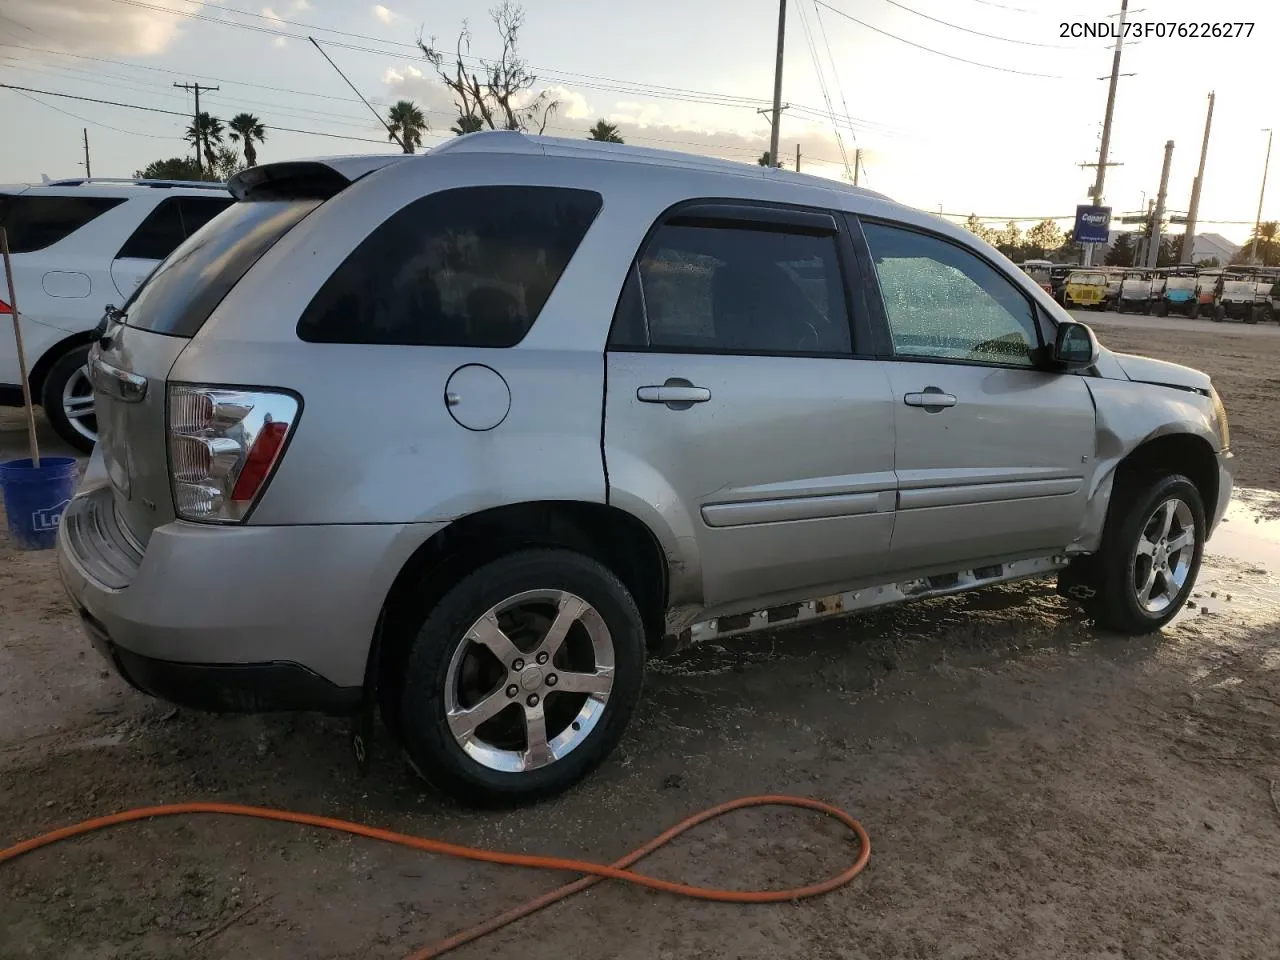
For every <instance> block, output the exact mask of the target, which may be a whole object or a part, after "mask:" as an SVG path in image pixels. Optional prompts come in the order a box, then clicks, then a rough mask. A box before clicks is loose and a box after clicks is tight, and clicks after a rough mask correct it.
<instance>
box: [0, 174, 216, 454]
mask: <svg viewBox="0 0 1280 960" xmlns="http://www.w3.org/2000/svg"><path fill="white" fill-rule="evenodd" d="M231 202H232V198H231V195H230V194H229V193H228V192H227V189H226V186H225V185H224V184H221V183H192V182H187V181H176V180H99V179H84V178H81V179H76V180H52V181H47V182H45V183H43V184H38V185H27V184H19V185H17V186H0V226H2V227H4V228H5V230H7V231H8V234H9V249H10V252H11V253H12V255H13V273H14V278H13V279H14V286H15V288H16V292H17V295H18V306H19V309H20V310H21V313H22V336H23V343H24V346H25V348H26V355H27V356H26V359H27V367H28V375H29V377H30V380H31V392H32V397H33V398H34V399H35V401H36V402H37V403H40V404H42V405H43V406H44V408H45V414H46V416H48V418H49V421H50V423H52V425H53V428H54V430H56V431H57V433H58V435H59V436H60V437H62V438H63V439H64V440H66V441H67V442H68V443H70V444H71V445H72V446H74V447H76V448H77V449H80V450H83V451H85V452H88V451H89V450H90V449H92V447H93V444H94V443H95V442H96V440H97V422H96V420H95V419H94V406H93V390H92V388H91V387H90V385H89V380H88V377H87V376H86V373H85V362H86V358H87V356H88V351H89V345H90V343H91V342H92V339H93V329H94V328H95V327H96V326H97V325H98V321H99V320H100V319H101V317H102V314H103V311H104V309H105V308H106V306H107V305H108V304H113V303H114V304H118V303H123V302H124V301H125V300H127V299H128V298H129V296H130V295H131V294H132V293H133V291H134V290H135V289H136V288H137V287H138V285H139V284H140V283H142V281H143V280H145V279H146V278H147V277H148V276H149V275H150V273H151V271H152V270H154V269H155V268H156V266H157V265H158V264H159V263H160V261H161V260H163V259H164V258H165V257H167V256H168V255H169V254H170V252H172V251H173V249H174V248H175V247H176V246H178V244H180V243H182V241H183V240H185V239H186V238H187V237H189V236H190V235H191V234H192V233H194V232H195V231H196V230H198V229H199V228H200V227H202V226H204V224H206V223H207V222H208V221H209V220H211V219H213V218H214V217H215V216H217V215H218V214H219V213H221V212H222V211H223V210H224V209H226V208H227V207H228V206H229V205H230V204H231ZM6 295H7V293H6ZM0 313H4V314H6V315H7V314H8V313H9V309H8V304H7V302H5V301H4V300H3V298H2V297H0ZM21 403H22V383H21V374H20V373H19V372H18V355H17V351H16V349H15V348H14V342H13V338H12V337H11V336H0V406H17V405H20V404H21Z"/></svg>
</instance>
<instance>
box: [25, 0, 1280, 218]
mask: <svg viewBox="0 0 1280 960" xmlns="http://www.w3.org/2000/svg"><path fill="white" fill-rule="evenodd" d="M492 3H493V0H453V2H452V3H445V2H436V0H426V2H424V0H416V2H409V0H386V2H384V3H376V4H371V3H367V2H363V0H272V2H271V3H270V4H268V5H265V6H260V5H251V4H250V3H249V2H248V0H218V2H203V3H202V2H195V0H0V83H3V84H8V85H12V86H19V87H25V88H29V89H28V90H26V91H14V90H12V89H0V122H2V123H3V127H4V130H3V132H0V144H3V146H2V147H0V182H19V181H29V180H39V178H40V176H41V174H48V175H49V176H51V177H65V176H74V175H76V174H78V173H82V172H83V167H82V165H81V164H82V161H83V145H82V141H81V129H82V128H84V127H88V130H89V142H90V147H91V157H92V165H93V173H94V174H95V175H97V176H128V175H131V174H132V173H133V171H134V170H136V169H138V168H140V167H142V166H145V165H146V163H148V162H149V161H151V160H154V159H158V158H162V157H169V156H176V155H179V154H182V153H183V152H184V150H185V149H186V147H185V145H184V144H183V143H182V141H181V139H180V138H181V132H182V129H183V128H184V126H185V123H186V121H185V120H184V119H183V118H182V117H179V116H172V115H169V114H168V113H165V112H151V111H144V110H141V109H136V108H137V107H150V108H152V109H153V111H173V112H177V113H182V114H185V113H187V112H188V111H190V109H191V101H190V94H189V93H187V92H185V91H183V90H178V89H174V87H173V84H174V83H175V82H196V81H199V82H200V83H201V84H202V85H204V84H210V85H215V86H218V87H220V89H219V90H218V91H216V92H211V93H209V94H207V95H206V96H202V107H203V108H204V109H207V110H209V111H210V112H212V113H214V114H215V115H216V116H220V117H222V118H223V119H226V118H228V117H230V116H231V115H233V114H235V113H238V112H240V111H245V110H247V111H249V112H252V113H255V114H256V115H258V116H259V117H260V118H261V119H262V120H263V122H264V123H266V124H268V125H269V126H271V127H275V128H277V129H273V130H271V131H270V132H269V139H268V142H267V144H266V145H265V146H263V147H261V148H259V162H265V161H270V160H277V159H285V158H292V157H299V156H316V155H325V154H333V153H348V152H364V151H381V150H391V149H395V148H394V147H393V146H392V145H390V144H388V143H387V142H386V133H385V131H383V130H382V129H381V128H380V127H379V126H378V125H377V122H376V121H375V120H374V118H373V117H372V116H371V115H370V114H369V113H368V111H367V110H366V109H365V107H364V106H363V105H362V104H360V103H359V102H358V101H357V100H356V98H355V96H354V94H352V92H351V90H350V88H348V87H347V86H346V84H345V83H343V81H342V79H341V78H340V77H339V76H338V75H337V74H336V73H335V72H334V71H333V69H332V68H331V67H330V66H329V65H328V64H327V63H326V62H325V61H324V59H323V58H322V57H321V56H320V54H319V53H317V52H316V50H315V48H314V47H312V46H311V44H310V43H308V42H307V40H306V37H307V36H308V35H312V36H315V37H316V38H317V39H318V40H320V41H321V43H322V44H324V45H325V47H326V50H327V51H328V53H329V54H330V56H332V57H333V58H334V60H335V61H336V62H337V63H338V64H339V66H341V67H342V68H343V70H344V71H345V72H346V73H347V75H348V76H349V77H350V78H351V80H352V81H353V82H354V83H355V84H356V86H357V87H358V88H359V89H360V91H361V92H362V93H363V94H364V95H365V96H367V97H368V98H369V99H370V100H372V101H373V103H374V104H375V105H376V106H378V107H379V108H380V109H381V110H383V111H385V109H386V107H387V106H388V105H389V104H390V103H392V102H394V101H395V100H397V99H399V98H401V97H408V98H411V99H414V100H415V101H417V102H418V103H419V104H420V105H421V106H422V107H423V108H424V109H425V110H426V111H427V118H428V121H429V123H430V126H431V128H432V129H431V132H430V133H428V135H427V137H426V140H425V142H426V143H427V144H428V145H429V144H431V143H434V142H438V140H439V139H440V138H441V137H445V136H449V131H448V128H449V126H450V124H451V123H452V122H453V117H454V110H453V107H452V103H451V100H450V98H449V96H448V94H447V91H446V90H445V89H444V88H443V87H442V86H441V85H440V84H439V83H438V81H436V80H435V79H434V76H433V73H432V71H431V68H430V65H429V64H427V63H426V62H425V61H424V60H423V58H422V56H421V55H420V54H419V53H418V52H417V51H416V49H415V46H414V40H415V38H416V37H417V36H418V34H419V33H421V34H422V35H424V36H425V37H427V38H430V37H433V36H434V37H437V38H439V40H440V41H441V42H442V43H443V44H445V45H447V46H451V45H452V43H453V41H454V39H455V38H456V36H457V33H458V30H459V28H460V26H461V25H462V21H463V20H464V19H468V20H469V21H470V24H471V30H472V33H473V40H472V48H471V49H472V53H473V54H475V55H477V56H488V55H493V54H495V53H496V52H497V49H498V43H497V37H496V34H495V32H494V31H493V29H492V27H491V25H490V23H489V21H488V14H487V10H488V8H489V7H490V6H492ZM525 6H526V9H527V21H526V26H525V28H524V31H523V34H522V37H521V40H522V52H523V53H524V55H525V57H526V59H527V60H528V62H529V63H530V64H531V66H532V67H533V68H534V69H535V71H536V72H537V74H538V76H539V78H540V86H545V87H547V88H549V89H552V90H553V91H554V93H555V96H556V97H557V98H558V99H559V100H560V102H561V107H560V110H559V112H558V114H557V115H556V117H555V119H554V120H553V121H552V122H551V124H550V126H549V128H548V131H547V132H548V133H553V134H555V135H560V136H570V137H578V136H582V135H583V134H584V133H585V131H586V129H587V128H588V127H589V126H590V125H591V124H592V123H594V122H595V121H596V120H597V119H600V118H604V119H606V120H609V121H611V122H614V123H617V124H618V125H619V126H620V128H621V130H622V133H623V135H624V136H625V138H626V139H627V140H628V142H631V143H637V144H642V145H645V146H654V147H667V148H670V149H675V150H686V151H696V152H703V153H709V154H715V155H718V156H722V157H727V158H732V159H738V160H742V161H744V162H748V163H751V162H754V161H755V158H756V157H758V156H759V155H760V153H761V152H762V151H763V150H764V149H765V148H766V147H767V145H768V135H769V126H768V121H767V120H766V118H765V117H763V116H760V115H759V114H758V113H757V108H758V107H760V106H763V105H765V104H766V103H767V102H768V100H769V98H770V97H771V95H772V84H773V61H774V40H775V30H776V25H777V3H776V0H646V2H644V3H634V2H625V3H624V2H621V0H614V2H613V3H608V2H600V0H596V2H586V0H526V3H525ZM788 7H789V9H788V20H787V40H788V42H787V52H786V61H785V70H784V84H783V90H784V94H783V99H784V101H785V102H787V103H789V104H791V105H792V107H791V109H790V110H788V111H787V112H786V113H785V114H784V117H783V125H782V142H783V144H784V150H783V151H782V152H783V153H784V156H785V157H786V158H787V159H788V160H789V161H790V160H791V159H792V158H793V155H794V152H795V149H796V145H797V144H799V146H800V152H801V168H802V169H803V170H805V171H806V172H814V173H820V174H823V175H826V176H831V177H837V178H839V177H841V176H843V175H844V169H845V168H844V162H843V158H844V156H845V155H847V156H848V157H849V159H850V161H851V160H852V157H853V154H854V151H855V149H857V148H861V149H862V151H863V171H864V175H863V183H864V184H865V185H867V186H870V187H871V188H872V189H875V190H879V191H882V192H884V193H887V194H889V195H891V196H893V197H895V198H897V199H899V200H902V201H903V202H905V203H909V204H912V205H914V206H918V207H923V208H927V209H932V210H938V209H939V208H940V207H941V208H942V209H943V210H944V211H945V212H948V213H951V212H955V213H960V214H965V213H968V212H971V211H973V212H977V213H978V214H980V215H982V216H989V217H1009V216H1016V217H1033V216H1044V215H1060V214H1068V213H1070V212H1072V211H1073V210H1074V208H1075V204H1076V203H1078V202H1084V199H1085V194H1086V191H1087V189H1088V186H1089V184H1090V183H1091V182H1092V178H1093V173H1092V171H1091V170H1082V169H1080V168H1079V166H1078V164H1079V163H1081V162H1085V161H1093V160H1096V159H1097V149H1098V138H1099V133H1100V129H1101V120H1102V113H1103V107H1104V103H1105V99H1106V83H1105V81H1104V80H1100V79H1098V78H1100V77H1103V76H1104V75H1106V74H1107V73H1108V72H1109V70H1110V66H1111V52H1110V49H1109V48H1110V42H1109V41H1104V40H1099V39H1097V38H1091V39H1083V38H1081V39H1072V38H1064V37H1062V35H1061V34H1062V25H1063V21H1064V18H1069V22H1079V21H1093V22H1097V21H1099V20H1105V19H1106V18H1107V17H1108V15H1109V14H1112V13H1114V11H1115V10H1116V9H1117V8H1118V3H1116V2H1114V0H1106V2H1103V0H1072V2H1070V3H1067V2H1062V0H791V2H790V3H789V4H788ZM1139 7H1144V9H1142V10H1140V11H1139V12H1137V13H1136V14H1133V15H1132V19H1135V20H1152V21H1154V20H1159V21H1161V22H1168V23H1175V24H1176V23H1180V22H1181V23H1189V22H1199V21H1201V20H1203V18H1204V16H1205V11H1206V10H1207V9H1212V10H1213V11H1214V13H1215V14H1216V15H1217V16H1218V17H1219V18H1220V19H1221V20H1223V21H1225V20H1231V21H1246V22H1247V21H1254V22H1255V23H1256V26H1255V27H1254V28H1253V31H1252V36H1247V37H1240V38H1232V39H1213V38H1210V39H1192V38H1186V39H1177V38H1174V39H1160V38H1157V37H1149V38H1147V39H1144V40H1142V41H1141V42H1137V43H1126V45H1125V52H1124V62H1123V66H1122V70H1123V71H1124V72H1125V73H1132V74H1134V75H1133V76H1126V77H1123V78H1122V79H1121V81H1120V91H1119V96H1118V99H1117V106H1116V115H1115V130H1114V134H1113V139H1112V155H1111V159H1112V160H1113V161H1115V162H1119V163H1122V164H1123V166H1118V167H1114V168H1112V169H1111V170H1110V171H1109V172H1108V177H1107V190H1106V193H1107V200H1108V202H1109V203H1110V204H1112V205H1113V206H1114V207H1115V208H1116V210H1117V211H1118V212H1119V211H1121V210H1126V211H1127V210H1136V209H1138V208H1139V207H1140V205H1141V204H1142V201H1143V196H1144V194H1145V195H1146V196H1148V197H1150V196H1153V195H1154V193H1155V190H1156V188H1157V186H1158V184H1159V177H1160V165H1161V160H1162V156H1163V148H1164V143H1165V141H1166V140H1173V141H1175V144H1176V146H1175V150H1174V156H1173V167H1172V175H1171V178H1170V200H1169V204H1170V207H1171V208H1173V209H1185V207H1186V205H1187V200H1188V196H1189V194H1190V189H1191V180H1192V177H1193V176H1194V174H1195V168H1196V164H1197V161H1198V155H1199V148H1200V138H1201V134H1202V132H1203V128H1204V111H1205V106H1206V96H1207V94H1208V92H1209V91H1210V90H1211V89H1212V90H1216V92H1217V95H1218V98H1217V106H1216V109H1215V113H1214V121H1213V139H1212V142H1211V145H1210V150H1209V159H1208V166H1207V171H1206V177H1205V186H1204V191H1203V198H1202V203H1201V214H1202V229H1205V230H1216V231H1218V232H1220V233H1222V234H1224V235H1226V236H1228V237H1230V238H1233V239H1235V240H1237V241H1239V240H1241V239H1243V237H1244V236H1245V235H1246V234H1247V233H1248V232H1249V226H1248V225H1242V224H1241V223H1229V222H1226V221H1241V222H1247V223H1248V224H1249V225H1251V223H1252V220H1253V217H1254V214H1255V212H1256V205H1257V200H1258V188H1259V185H1260V184H1261V180H1262V166H1263V157H1264V153H1265V150H1266V140H1267V137H1266V134H1265V133H1263V132H1261V130H1262V128H1264V127H1271V126H1276V127H1280V100H1278V99H1277V98H1276V95H1275V90H1276V85H1275V71H1276V68H1275V66H1274V62H1275V51H1276V49H1277V42H1280V4H1277V3H1274V2H1272V0H1221V2H1219V3H1216V4H1212V5H1209V4H1205V3H1203V2H1197V0H1145V3H1144V2H1137V0H1135V3H1134V8H1135V9H1137V8H1139ZM1064 10H1067V11H1069V13H1063V12H1062V11H1064ZM1054 11H1057V12H1054ZM853 18H856V19H853ZM1113 20H1114V18H1113ZM939 21H943V22H939ZM924 48H928V49H924ZM965 61H970V62H965ZM819 71H821V74H820V72H819ZM31 90H40V91H46V92H45V93H34V92H31ZM49 92H54V93H63V94H73V95H75V96H79V97H89V98H95V99H98V100H109V101H117V102H119V103H121V104H128V105H130V106H114V105H107V104H97V103H90V102H86V101H83V100H74V99H68V98H63V97H55V96H51V95H50V93H49ZM824 113H825V114H828V115H829V114H832V113H834V114H836V115H837V116H838V121H837V122H834V123H833V121H832V120H831V119H829V117H828V118H824V117H823V114H824ZM278 128H292V129H293V130H295V131H298V132H286V131H284V130H281V129H278ZM837 133H838V136H837ZM1276 159H1277V164H1276V166H1277V167H1278V168H1280V152H1278V153H1277V158H1276ZM1263 215H1264V219H1267V218H1270V219H1280V179H1277V182H1276V184H1275V185H1274V187H1273V188H1272V189H1271V190H1270V191H1269V195H1268V198H1267V201H1266V204H1265V207H1264V210H1263ZM1205 219H1210V220H1218V221H1223V222H1220V223H1204V222H1203V221H1204V220H1205Z"/></svg>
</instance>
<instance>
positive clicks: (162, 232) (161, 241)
mask: <svg viewBox="0 0 1280 960" xmlns="http://www.w3.org/2000/svg"><path fill="white" fill-rule="evenodd" d="M234 202H235V201H234V200H233V199H232V198H231V197H230V196H229V195H228V196H221V197H220V196H213V197H166V198H165V199H164V200H162V201H160V203H158V204H156V208H155V209H154V210H152V211H151V213H150V214H148V215H147V219H145V220H143V221H142V223H140V224H139V225H138V229H137V230H135V231H133V235H132V236H131V237H129V239H128V240H126V241H125V242H124V246H123V247H121V248H120V252H119V253H118V254H116V256H117V257H133V258H136V259H139V260H163V259H164V258H165V257H167V256H168V255H169V254H171V253H173V251H174V250H176V249H177V248H178V244H180V243H182V241H183V240H185V239H187V237H189V236H191V235H192V234H193V233H195V232H196V231H197V230H199V229H200V228H201V227H203V226H204V225H205V224H206V223H208V222H209V221H210V220H212V219H213V218H214V217H216V216H217V215H218V214H220V213H221V212H222V211H223V210H225V209H227V207H229V206H231V204H232V203H234Z"/></svg>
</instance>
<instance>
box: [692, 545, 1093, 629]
mask: <svg viewBox="0 0 1280 960" xmlns="http://www.w3.org/2000/svg"><path fill="white" fill-rule="evenodd" d="M1067 562H1068V558H1067V557H1066V556H1062V555H1057V556H1052V557H1037V558H1034V559H1030V560H1014V561H1011V562H1008V563H994V564H990V565H988V566H985V567H977V568H975V569H972V570H960V571H956V572H954V573H944V574H938V575H935V576H932V577H920V578H917V579H913V580H905V581H901V582H898V583H886V584H881V585H880V586H873V587H865V588H863V589H861V590H848V591H845V592H844V593H837V594H832V595H830V596H826V597H815V598H813V599H811V600H805V601H802V602H800V603H787V604H781V605H779V606H775V607H769V608H767V609H764V610H757V611H754V612H751V613H740V614H734V615H732V616H725V617H715V618H712V619H709V620H703V621H700V622H697V623H694V624H693V625H692V626H690V627H688V628H687V629H685V630H684V631H682V632H681V633H680V634H679V636H678V637H676V638H674V639H675V643H674V644H672V646H673V647H674V649H682V648H684V647H686V646H689V645H691V644H694V643H700V642H702V641H704V640H711V639H716V638H721V637H731V636H737V635H738V634H743V633H754V632H755V631H757V630H770V629H777V628H779V627H788V626H795V625H799V624H804V623H811V622H812V621H814V620H821V619H826V618H828V617H836V616H843V615H846V614H850V613H860V612H862V611H864V610H871V609H874V608H876V607H884V606H888V605H890V604H894V603H902V602H905V601H907V600H924V599H928V598H930V597H941V596H946V595H947V594H952V593H963V592H965V591H967V590H973V589H974V588H976V587H985V586H990V585H992V584H997V583H1007V582H1009V581H1011V580H1022V579H1025V578H1028V577H1038V576H1044V575H1046V574H1050V573H1054V572H1056V571H1058V570H1061V569H1063V568H1064V567H1065V566H1066V565H1067ZM672 639H673V638H670V637H668V643H670V641H671V640H672Z"/></svg>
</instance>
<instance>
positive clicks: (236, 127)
mask: <svg viewBox="0 0 1280 960" xmlns="http://www.w3.org/2000/svg"><path fill="white" fill-rule="evenodd" d="M227 127H228V133H227V136H228V137H230V138H231V142H232V143H239V142H240V141H241V140H243V141H244V162H245V163H246V164H248V165H249V166H251V167H253V166H257V163H258V151H257V150H255V149H254V146H253V141H255V140H257V141H258V142H259V143H266V141H267V130H266V127H264V126H263V125H262V121H261V120H259V119H258V118H257V117H255V116H254V115H253V114H252V113H237V114H236V115H235V116H234V117H232V118H231V122H230V123H228V124H227Z"/></svg>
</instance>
